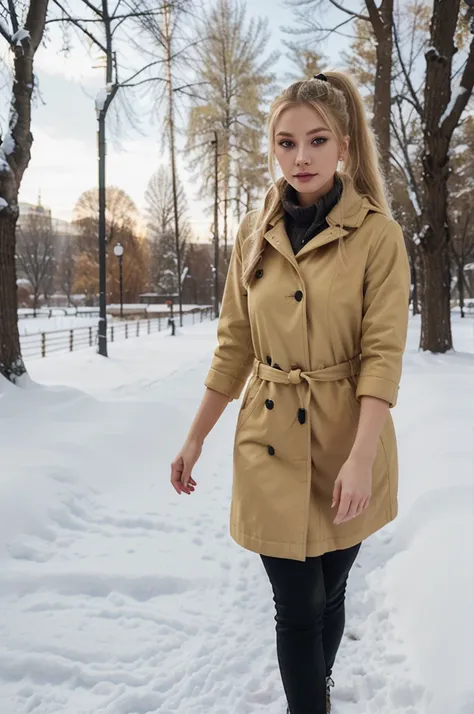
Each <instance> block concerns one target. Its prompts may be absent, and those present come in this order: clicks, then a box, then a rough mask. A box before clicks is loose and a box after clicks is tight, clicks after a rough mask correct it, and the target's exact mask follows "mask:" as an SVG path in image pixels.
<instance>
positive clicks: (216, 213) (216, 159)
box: [211, 131, 219, 319]
mask: <svg viewBox="0 0 474 714" xmlns="http://www.w3.org/2000/svg"><path fill="white" fill-rule="evenodd" d="M211 145H212V146H213V147H214V149H215V151H214V317H215V319H217V318H218V317H219V137H218V135H217V131H214V139H213V140H212V141H211Z"/></svg>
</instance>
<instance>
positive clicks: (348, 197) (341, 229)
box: [264, 174, 380, 266]
mask: <svg viewBox="0 0 474 714" xmlns="http://www.w3.org/2000/svg"><path fill="white" fill-rule="evenodd" d="M339 176H340V178H341V179H342V182H343V184H344V190H343V192H342V196H341V200H340V201H339V202H338V203H337V204H336V205H335V206H334V208H333V209H332V210H331V211H330V212H329V213H328V215H327V218H326V220H327V223H328V228H325V229H324V230H323V231H321V233H318V235H317V236H315V237H314V238H311V240H310V241H308V243H307V244H306V245H305V246H304V247H303V248H302V249H301V250H300V251H299V252H298V253H297V255H296V256H295V255H294V253H293V248H292V247H291V243H290V239H289V238H288V236H287V234H286V231H285V222H284V212H283V208H280V210H279V211H278V213H276V215H275V216H274V217H273V218H272V219H271V220H270V221H269V224H268V230H267V232H266V233H265V236H264V237H265V240H267V241H268V243H270V245H272V246H273V247H274V248H275V249H276V250H277V251H278V252H279V253H281V254H282V255H284V256H285V258H287V259H288V260H289V261H290V262H291V263H293V264H294V265H295V266H297V264H298V260H299V259H300V258H301V257H303V256H305V255H306V254H307V253H310V252H311V251H313V250H315V249H316V248H321V246H323V245H326V244H327V243H331V242H332V241H334V240H339V238H344V237H345V236H346V235H347V234H348V233H351V232H352V230H353V229H354V228H359V227H360V226H361V225H362V223H363V221H364V219H365V217H366V216H367V214H368V212H369V211H377V212H380V209H379V208H377V207H376V206H374V205H373V204H372V203H371V202H370V200H369V199H368V198H365V197H363V196H361V195H360V194H359V193H357V191H356V190H355V188H354V184H353V182H352V180H351V179H350V178H349V177H347V176H344V175H343V174H339Z"/></svg>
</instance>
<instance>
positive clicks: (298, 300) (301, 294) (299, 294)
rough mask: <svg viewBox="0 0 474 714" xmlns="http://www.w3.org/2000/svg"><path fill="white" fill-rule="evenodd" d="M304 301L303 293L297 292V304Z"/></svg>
mask: <svg viewBox="0 0 474 714" xmlns="http://www.w3.org/2000/svg"><path fill="white" fill-rule="evenodd" d="M302 299H303V293H302V292H301V290H297V291H296V292H295V300H296V302H301V301H302Z"/></svg>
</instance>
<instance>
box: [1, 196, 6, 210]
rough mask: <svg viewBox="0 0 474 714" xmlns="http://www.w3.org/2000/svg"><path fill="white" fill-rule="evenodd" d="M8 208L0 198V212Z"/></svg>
mask: <svg viewBox="0 0 474 714" xmlns="http://www.w3.org/2000/svg"><path fill="white" fill-rule="evenodd" d="M7 207H8V203H7V202H6V201H5V199H4V198H2V197H1V196H0V211H2V210H3V209H4V208H7Z"/></svg>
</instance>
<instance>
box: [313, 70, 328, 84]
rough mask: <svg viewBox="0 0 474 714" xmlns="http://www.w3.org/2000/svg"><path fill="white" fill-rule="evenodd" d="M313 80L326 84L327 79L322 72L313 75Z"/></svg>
mask: <svg viewBox="0 0 474 714" xmlns="http://www.w3.org/2000/svg"><path fill="white" fill-rule="evenodd" d="M313 79H320V80H321V81H322V82H327V81H328V78H327V77H326V75H325V74H323V73H322V72H321V73H320V74H315V75H314V77H313Z"/></svg>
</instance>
